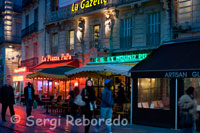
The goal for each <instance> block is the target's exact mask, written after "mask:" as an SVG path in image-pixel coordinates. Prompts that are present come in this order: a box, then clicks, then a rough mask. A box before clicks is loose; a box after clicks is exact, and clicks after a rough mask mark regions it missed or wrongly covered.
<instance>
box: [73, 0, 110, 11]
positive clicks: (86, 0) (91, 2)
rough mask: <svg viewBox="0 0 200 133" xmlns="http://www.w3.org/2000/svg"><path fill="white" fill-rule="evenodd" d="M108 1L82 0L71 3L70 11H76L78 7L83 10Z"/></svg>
mask: <svg viewBox="0 0 200 133" xmlns="http://www.w3.org/2000/svg"><path fill="white" fill-rule="evenodd" d="M106 3H108V0H82V1H81V2H80V3H73V4H72V12H76V11H78V10H79V9H81V10H83V9H86V8H90V7H95V6H97V5H103V4H106Z"/></svg>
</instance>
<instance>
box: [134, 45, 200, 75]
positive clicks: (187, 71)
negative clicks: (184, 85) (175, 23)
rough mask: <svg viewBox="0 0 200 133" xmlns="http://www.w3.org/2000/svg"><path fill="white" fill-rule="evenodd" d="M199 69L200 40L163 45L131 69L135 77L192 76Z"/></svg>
mask: <svg viewBox="0 0 200 133" xmlns="http://www.w3.org/2000/svg"><path fill="white" fill-rule="evenodd" d="M198 71H200V42H187V43H186V42H185V43H176V44H168V45H162V46H160V47H159V48H158V49H157V50H155V51H154V52H152V54H150V55H149V56H148V57H147V58H146V59H145V60H143V61H141V62H140V63H138V64H137V65H136V66H135V67H133V68H132V70H131V72H132V76H133V77H169V78H179V77H180V78H183V77H191V76H192V74H193V72H198ZM197 76H198V75H197V74H196V77H197ZM193 77H194V76H193Z"/></svg>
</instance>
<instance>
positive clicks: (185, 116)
mask: <svg viewBox="0 0 200 133" xmlns="http://www.w3.org/2000/svg"><path fill="white" fill-rule="evenodd" d="M178 104H179V107H180V111H181V112H180V116H181V117H180V119H181V126H182V128H183V130H182V132H183V133H194V132H195V131H196V124H195V123H196V120H197V119H198V113H197V104H196V103H195V101H194V88H193V87H189V88H188V89H187V90H186V94H185V95H183V96H181V98H180V99H179V103H178Z"/></svg>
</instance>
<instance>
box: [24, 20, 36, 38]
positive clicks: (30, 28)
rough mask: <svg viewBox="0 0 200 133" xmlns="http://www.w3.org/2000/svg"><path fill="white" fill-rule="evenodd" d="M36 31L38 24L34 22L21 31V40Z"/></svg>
mask: <svg viewBox="0 0 200 133" xmlns="http://www.w3.org/2000/svg"><path fill="white" fill-rule="evenodd" d="M37 31H38V22H35V23H33V24H31V25H30V26H28V27H27V28H25V29H23V30H22V38H24V37H26V36H29V35H30V34H32V33H34V32H37Z"/></svg>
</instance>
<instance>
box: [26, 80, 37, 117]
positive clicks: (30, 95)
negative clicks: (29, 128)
mask: <svg viewBox="0 0 200 133" xmlns="http://www.w3.org/2000/svg"><path fill="white" fill-rule="evenodd" d="M24 96H25V102H26V114H27V117H29V116H30V115H31V112H32V107H33V100H34V96H35V90H34V88H33V85H32V84H31V83H30V82H28V86H26V87H25V88H24Z"/></svg>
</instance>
